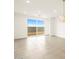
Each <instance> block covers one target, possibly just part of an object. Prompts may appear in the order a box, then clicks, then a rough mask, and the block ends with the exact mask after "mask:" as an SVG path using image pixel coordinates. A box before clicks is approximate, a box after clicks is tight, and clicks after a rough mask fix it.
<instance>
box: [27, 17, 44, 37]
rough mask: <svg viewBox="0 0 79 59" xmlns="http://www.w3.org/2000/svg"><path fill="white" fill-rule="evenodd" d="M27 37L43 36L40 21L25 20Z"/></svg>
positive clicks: (41, 22)
mask: <svg viewBox="0 0 79 59" xmlns="http://www.w3.org/2000/svg"><path fill="white" fill-rule="evenodd" d="M27 25H28V36H32V35H40V34H44V21H43V20H42V19H32V18H29V19H27Z"/></svg>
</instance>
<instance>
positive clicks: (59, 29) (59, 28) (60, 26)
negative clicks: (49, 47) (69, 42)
mask: <svg viewBox="0 0 79 59" xmlns="http://www.w3.org/2000/svg"><path fill="white" fill-rule="evenodd" d="M55 35H56V36H59V37H62V38H65V23H64V22H62V21H60V20H59V19H58V20H57V25H56V33H55Z"/></svg>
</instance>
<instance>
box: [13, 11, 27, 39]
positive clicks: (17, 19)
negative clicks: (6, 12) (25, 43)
mask: <svg viewBox="0 0 79 59" xmlns="http://www.w3.org/2000/svg"><path fill="white" fill-rule="evenodd" d="M25 20H26V16H25V15H23V14H19V13H16V12H15V15H14V38H15V39H18V38H25V37H27V28H26V27H27V25H26V24H25Z"/></svg>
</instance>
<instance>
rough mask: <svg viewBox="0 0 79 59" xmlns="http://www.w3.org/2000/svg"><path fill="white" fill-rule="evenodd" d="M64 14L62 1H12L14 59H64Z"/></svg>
mask: <svg viewBox="0 0 79 59" xmlns="http://www.w3.org/2000/svg"><path fill="white" fill-rule="evenodd" d="M64 14H65V1H64V0H14V57H15V59H65V15H64Z"/></svg>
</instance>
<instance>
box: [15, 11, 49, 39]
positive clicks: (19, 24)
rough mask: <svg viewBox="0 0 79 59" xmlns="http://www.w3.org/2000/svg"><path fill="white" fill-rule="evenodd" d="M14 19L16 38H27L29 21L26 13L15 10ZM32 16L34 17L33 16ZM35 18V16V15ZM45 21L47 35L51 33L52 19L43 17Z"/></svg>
mask: <svg viewBox="0 0 79 59" xmlns="http://www.w3.org/2000/svg"><path fill="white" fill-rule="evenodd" d="M14 16H15V19H14V23H15V24H14V38H15V39H18V38H26V37H27V24H26V23H25V22H26V21H27V18H28V17H26V15H23V14H20V13H17V12H15V15H14ZM31 18H32V17H31ZM34 18H35V17H34ZM43 20H44V23H45V35H48V34H50V21H49V19H48V18H43Z"/></svg>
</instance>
